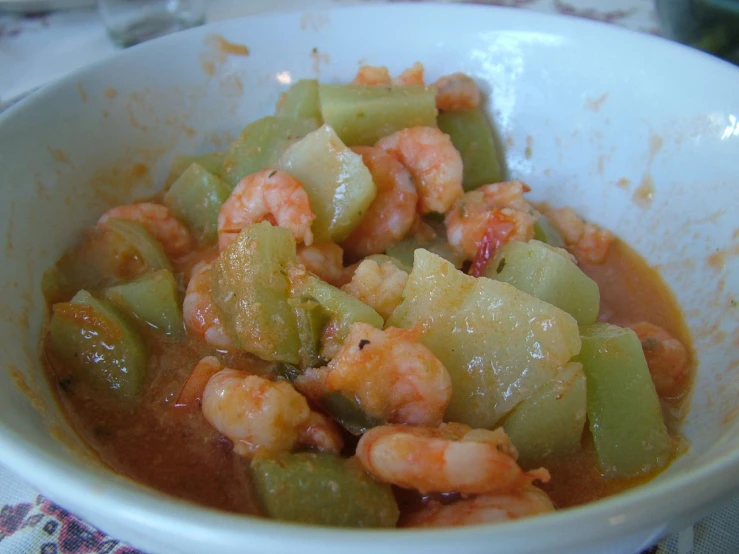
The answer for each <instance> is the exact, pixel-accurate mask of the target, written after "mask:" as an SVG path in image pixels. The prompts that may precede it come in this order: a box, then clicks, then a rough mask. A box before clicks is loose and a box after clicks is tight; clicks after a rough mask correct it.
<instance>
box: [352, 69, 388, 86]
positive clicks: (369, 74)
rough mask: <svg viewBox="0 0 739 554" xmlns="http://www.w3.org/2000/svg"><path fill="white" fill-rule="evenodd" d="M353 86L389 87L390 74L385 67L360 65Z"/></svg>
mask: <svg viewBox="0 0 739 554" xmlns="http://www.w3.org/2000/svg"><path fill="white" fill-rule="evenodd" d="M352 84H354V85H385V86H389V85H390V84H391V80H390V72H389V71H388V70H387V67H385V66H384V65H380V66H374V65H360V66H359V70H358V71H357V75H356V76H355V77H354V80H353V81H352Z"/></svg>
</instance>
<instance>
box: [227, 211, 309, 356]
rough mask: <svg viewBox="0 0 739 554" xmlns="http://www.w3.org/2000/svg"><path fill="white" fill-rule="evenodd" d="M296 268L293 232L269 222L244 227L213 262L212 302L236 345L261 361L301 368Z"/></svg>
mask: <svg viewBox="0 0 739 554" xmlns="http://www.w3.org/2000/svg"><path fill="white" fill-rule="evenodd" d="M295 263H296V259H295V239H294V238H293V236H292V233H291V232H290V231H289V230H287V229H285V228H283V227H273V226H272V225H270V224H269V223H267V222H266V221H263V222H262V223H257V224H256V225H250V226H248V227H245V228H244V229H243V230H242V231H241V233H240V234H239V236H238V237H236V239H235V240H234V241H233V242H232V243H231V244H230V245H229V246H228V248H226V250H224V251H223V252H222V253H221V255H220V256H219V257H218V259H217V260H216V261H215V262H214V263H213V302H214V304H215V306H216V308H217V309H218V311H219V313H220V315H221V321H222V323H223V326H224V328H225V330H226V332H227V333H228V336H229V338H230V339H231V341H232V342H233V344H234V346H236V347H237V348H239V349H241V350H245V351H247V352H251V353H252V354H254V355H256V356H259V357H260V358H262V359H263V360H267V361H271V362H286V363H289V364H293V365H296V364H298V362H299V359H300V357H299V350H300V339H299V337H298V324H297V321H296V320H295V313H294V311H293V308H292V306H291V305H290V304H289V303H288V298H289V295H290V282H289V281H288V278H287V273H288V271H289V270H290V268H291V267H292V266H293V265H295Z"/></svg>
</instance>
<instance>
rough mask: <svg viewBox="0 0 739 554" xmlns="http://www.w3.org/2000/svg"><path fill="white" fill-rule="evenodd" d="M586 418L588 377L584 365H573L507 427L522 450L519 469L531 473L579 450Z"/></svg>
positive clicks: (541, 390) (520, 409)
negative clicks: (521, 468) (535, 468)
mask: <svg viewBox="0 0 739 554" xmlns="http://www.w3.org/2000/svg"><path fill="white" fill-rule="evenodd" d="M585 415H586V385H585V374H584V373H583V370H582V365H581V364H578V363H574V362H571V363H569V364H567V365H566V366H565V367H564V368H562V371H560V372H559V373H558V374H557V376H556V377H555V378H554V379H552V380H551V381H549V382H548V383H544V384H543V385H542V386H541V387H539V388H538V389H537V390H536V392H534V394H532V395H531V396H529V397H528V398H527V399H526V400H524V401H523V402H521V403H520V404H519V405H518V406H516V409H515V410H513V411H512V412H511V413H510V414H508V417H507V418H506V420H505V423H504V424H503V427H504V428H505V431H506V433H508V436H509V437H510V438H511V441H512V442H513V444H514V445H515V447H516V449H517V450H518V455H519V456H518V463H519V465H521V467H523V468H524V469H530V468H533V467H538V466H539V465H541V463H542V461H543V460H545V459H546V458H548V457H559V456H565V455H567V454H572V453H573V452H576V451H577V450H579V449H580V441H581V439H582V431H583V428H584V427H585Z"/></svg>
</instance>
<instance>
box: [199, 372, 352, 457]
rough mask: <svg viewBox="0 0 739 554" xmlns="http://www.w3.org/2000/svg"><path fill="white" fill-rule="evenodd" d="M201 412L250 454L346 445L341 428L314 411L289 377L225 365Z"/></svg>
mask: <svg viewBox="0 0 739 554" xmlns="http://www.w3.org/2000/svg"><path fill="white" fill-rule="evenodd" d="M202 411H203V417H205V419H206V421H208V423H210V424H211V425H212V426H213V427H215V428H216V429H217V430H218V431H219V432H220V433H222V434H223V435H225V436H226V437H228V438H229V439H231V440H232V441H233V443H234V451H235V452H236V453H237V454H239V455H240V456H243V457H245V458H252V457H253V456H254V455H255V454H256V453H257V452H259V451H266V452H269V453H274V452H289V451H290V450H292V449H293V448H295V447H296V446H298V445H304V446H314V447H316V448H318V449H319V450H323V449H327V450H329V451H331V452H336V451H338V450H340V449H341V446H342V445H341V437H340V435H338V430H337V429H336V428H331V427H330V426H329V425H328V420H326V418H324V417H323V416H322V415H321V414H317V413H314V412H311V409H310V407H309V406H308V402H307V401H306V399H305V397H303V395H301V394H300V393H299V392H298V391H296V390H295V388H294V387H293V386H292V385H291V384H290V383H288V382H286V381H270V380H269V379H265V378H264V377H260V376H258V375H249V374H248V373H246V372H244V371H239V370H236V369H230V368H223V369H221V370H220V371H219V372H218V373H216V374H215V375H213V377H211V378H210V380H209V381H208V384H207V385H206V386H205V390H204V391H203V400H202ZM331 435H333V436H331Z"/></svg>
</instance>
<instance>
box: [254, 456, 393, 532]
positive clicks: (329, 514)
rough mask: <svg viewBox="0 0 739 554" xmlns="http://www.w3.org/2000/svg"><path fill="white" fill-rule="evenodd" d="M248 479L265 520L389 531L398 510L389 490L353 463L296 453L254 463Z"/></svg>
mask: <svg viewBox="0 0 739 554" xmlns="http://www.w3.org/2000/svg"><path fill="white" fill-rule="evenodd" d="M251 469H252V476H253V480H254V485H255V488H256V491H257V496H258V497H259V499H260V501H261V504H262V506H263V508H264V511H265V512H266V515H268V516H269V517H272V518H275V519H279V520H282V521H294V522H298V523H309V524H313V525H332V526H337V527H394V526H395V523H396V522H397V520H398V516H399V510H398V505H397V504H396V502H395V497H394V496H393V491H392V488H391V487H390V485H385V484H382V483H378V482H377V481H375V480H374V479H372V478H371V477H370V476H369V475H367V473H365V471H364V469H362V467H361V465H360V464H359V462H358V461H357V460H355V459H344V458H339V457H338V456H334V455H332V454H319V453H309V452H300V453H296V454H282V455H278V456H275V457H271V458H269V457H257V458H255V459H254V460H253V461H252V463H251Z"/></svg>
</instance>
